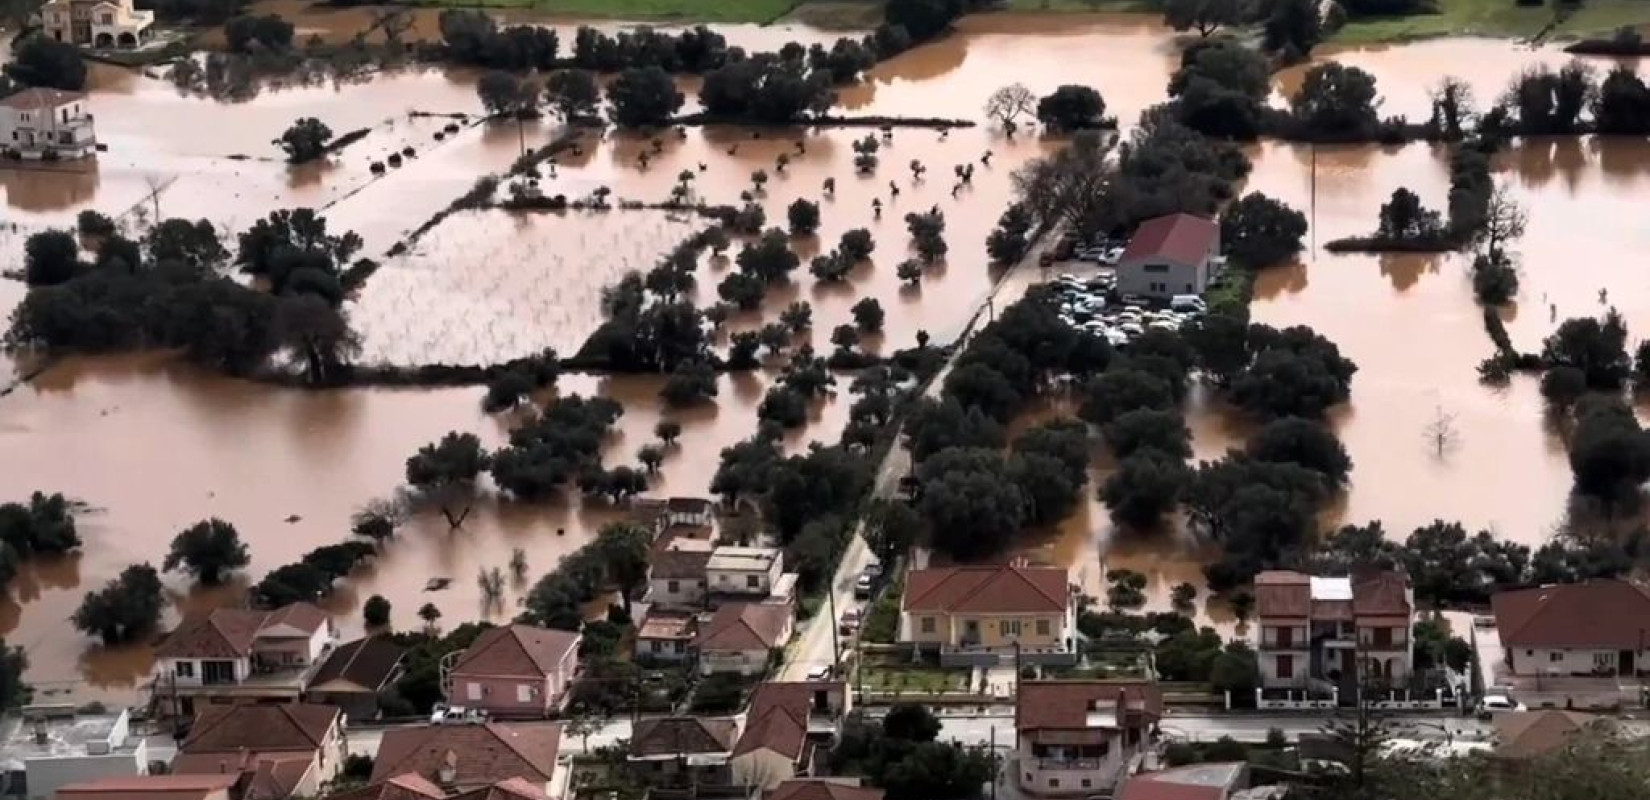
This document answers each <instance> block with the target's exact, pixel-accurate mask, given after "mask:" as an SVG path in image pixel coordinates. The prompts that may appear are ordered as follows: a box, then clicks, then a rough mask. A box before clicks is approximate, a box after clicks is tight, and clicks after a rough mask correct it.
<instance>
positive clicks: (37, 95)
mask: <svg viewBox="0 0 1650 800" xmlns="http://www.w3.org/2000/svg"><path fill="white" fill-rule="evenodd" d="M85 99H86V95H84V94H82V93H80V92H68V91H64V90H62V89H41V88H38V87H37V88H33V89H24V90H23V91H21V92H17V93H16V94H11V95H7V96H6V97H5V98H4V99H0V105H3V106H5V107H7V108H15V109H18V110H19V111H33V110H34V109H37V108H49V107H53V106H60V105H63V104H64V103H72V102H74V101H76V100H85Z"/></svg>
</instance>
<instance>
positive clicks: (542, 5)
mask: <svg viewBox="0 0 1650 800" xmlns="http://www.w3.org/2000/svg"><path fill="white" fill-rule="evenodd" d="M419 5H429V6H454V7H468V8H475V7H481V8H532V9H534V10H536V11H540V12H543V13H546V14H553V15H557V16H566V17H578V18H590V19H619V20H635V21H639V22H640V21H659V22H682V23H692V22H704V23H716V22H721V23H738V22H754V23H768V22H773V21H775V20H777V19H779V18H780V17H783V16H785V15H786V14H787V13H789V12H790V10H791V9H792V8H795V7H796V6H797V5H798V0H420V2H419Z"/></svg>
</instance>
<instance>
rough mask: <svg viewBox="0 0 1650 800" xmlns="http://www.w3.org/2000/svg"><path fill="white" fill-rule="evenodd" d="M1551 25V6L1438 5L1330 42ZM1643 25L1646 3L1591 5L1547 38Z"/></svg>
mask: <svg viewBox="0 0 1650 800" xmlns="http://www.w3.org/2000/svg"><path fill="white" fill-rule="evenodd" d="M1552 21H1553V11H1552V8H1551V7H1549V6H1520V5H1517V4H1515V3H1513V2H1511V0H1441V2H1440V3H1439V13H1437V14H1426V15H1421V16H1413V17H1393V18H1389V19H1377V20H1363V21H1357V22H1351V23H1348V24H1347V26H1346V27H1345V28H1343V29H1341V31H1340V32H1339V33H1338V34H1337V35H1336V36H1335V38H1334V41H1336V42H1344V43H1353V44H1358V43H1373V42H1395V41H1404V40H1407V39H1423V38H1430V37H1437V36H1469V35H1478V36H1506V37H1515V38H1524V39H1527V38H1529V37H1531V36H1534V35H1536V34H1537V33H1540V32H1541V31H1542V29H1543V28H1546V27H1547V25H1548V24H1549V23H1551V22H1552ZM1645 24H1650V3H1645V2H1642V0H1590V1H1589V2H1586V3H1584V4H1583V5H1582V6H1581V8H1579V9H1577V10H1576V11H1575V12H1574V13H1572V14H1570V16H1569V17H1568V18H1567V19H1565V20H1564V22H1563V23H1562V24H1560V25H1558V26H1556V27H1555V28H1553V30H1552V31H1551V32H1550V33H1549V34H1548V37H1549V38H1555V39H1564V38H1578V37H1582V36H1589V35H1601V34H1607V33H1609V32H1611V31H1613V30H1615V29H1616V28H1619V27H1621V26H1623V25H1634V26H1637V25H1645Z"/></svg>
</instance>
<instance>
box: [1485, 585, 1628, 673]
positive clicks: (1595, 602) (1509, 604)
mask: <svg viewBox="0 0 1650 800" xmlns="http://www.w3.org/2000/svg"><path fill="white" fill-rule="evenodd" d="M1490 607H1491V608H1492V609H1493V610H1494V612H1495V625H1496V628H1497V629H1498V630H1499V631H1500V633H1501V647H1502V650H1503V652H1505V654H1506V660H1507V667H1508V668H1509V669H1510V670H1511V671H1512V673H1513V674H1514V675H1634V674H1641V673H1644V672H1647V671H1650V668H1647V664H1646V660H1647V659H1650V649H1647V647H1650V592H1647V591H1646V590H1645V588H1644V587H1643V586H1640V585H1638V584H1636V583H1631V582H1629V581H1623V580H1595V581H1588V582H1586V583H1574V584H1561V585H1553V586H1537V587H1535V588H1532V589H1519V590H1517V591H1512V592H1500V593H1498V594H1496V595H1495V596H1494V597H1491V598H1490Z"/></svg>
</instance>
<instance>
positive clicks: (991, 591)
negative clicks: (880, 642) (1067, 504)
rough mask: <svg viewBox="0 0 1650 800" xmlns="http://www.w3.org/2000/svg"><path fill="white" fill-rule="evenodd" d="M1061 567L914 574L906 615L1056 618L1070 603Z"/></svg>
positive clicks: (946, 569) (941, 569) (948, 569)
mask: <svg viewBox="0 0 1650 800" xmlns="http://www.w3.org/2000/svg"><path fill="white" fill-rule="evenodd" d="M1066 581H1067V576H1066V571H1065V570H1064V569H1061V568H1059V567H1017V566H1012V565H1003V566H973V567H937V568H929V569H914V570H911V572H910V573H909V574H907V575H906V578H905V597H904V598H903V599H902V600H901V601H900V605H901V608H902V609H903V610H905V611H944V612H948V613H953V614H955V613H1007V614H1032V613H1056V612H1063V611H1065V610H1066V607H1067V605H1068V604H1069V603H1070V600H1071V592H1070V589H1069V587H1068V585H1067V582H1066Z"/></svg>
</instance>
